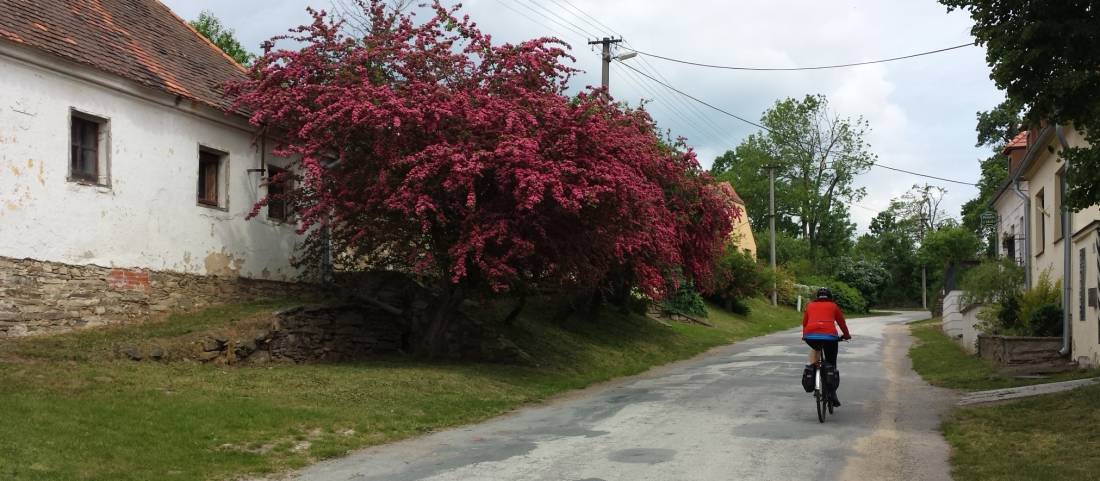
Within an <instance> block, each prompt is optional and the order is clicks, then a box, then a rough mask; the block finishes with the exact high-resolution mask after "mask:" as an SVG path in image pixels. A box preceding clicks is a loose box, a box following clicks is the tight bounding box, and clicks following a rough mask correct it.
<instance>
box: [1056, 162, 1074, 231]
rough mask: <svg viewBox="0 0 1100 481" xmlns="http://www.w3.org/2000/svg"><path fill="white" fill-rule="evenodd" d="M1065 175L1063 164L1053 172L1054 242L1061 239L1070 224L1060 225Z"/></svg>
mask: <svg viewBox="0 0 1100 481" xmlns="http://www.w3.org/2000/svg"><path fill="white" fill-rule="evenodd" d="M1065 175H1066V168H1065V167H1064V166H1063V167H1062V168H1061V169H1058V171H1057V172H1055V173H1054V213H1055V214H1056V215H1057V216H1058V218H1057V219H1056V220H1055V222H1054V227H1053V228H1054V236H1053V239H1054V243H1055V244H1057V243H1058V242H1059V241H1061V240H1062V239H1063V238H1064V237H1065V235H1066V233H1065V231H1066V230H1070V226H1063V225H1062V197H1063V196H1064V195H1065V188H1064V187H1065V183H1064V182H1063V179H1064V178H1065Z"/></svg>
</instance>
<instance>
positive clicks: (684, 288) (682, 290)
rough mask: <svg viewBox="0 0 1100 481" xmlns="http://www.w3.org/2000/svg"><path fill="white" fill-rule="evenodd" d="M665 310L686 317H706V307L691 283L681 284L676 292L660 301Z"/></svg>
mask: <svg viewBox="0 0 1100 481" xmlns="http://www.w3.org/2000/svg"><path fill="white" fill-rule="evenodd" d="M661 305H662V306H664V308H665V309H668V310H670V311H672V312H678V313H680V314H685V315H688V316H695V317H707V305H706V303H705V302H703V296H702V295H701V294H699V291H697V290H695V286H694V285H692V283H691V282H681V283H680V287H679V288H678V289H676V292H674V293H672V295H670V296H668V297H667V298H665V300H663V301H661Z"/></svg>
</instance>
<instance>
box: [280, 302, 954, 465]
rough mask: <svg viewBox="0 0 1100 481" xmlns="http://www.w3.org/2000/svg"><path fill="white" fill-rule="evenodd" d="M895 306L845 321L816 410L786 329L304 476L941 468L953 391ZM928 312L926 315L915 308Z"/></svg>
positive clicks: (799, 353)
mask: <svg viewBox="0 0 1100 481" xmlns="http://www.w3.org/2000/svg"><path fill="white" fill-rule="evenodd" d="M918 317H920V314H916V313H907V314H898V315H894V316H888V317H875V318H866V319H856V320H853V321H849V322H850V325H851V329H852V332H853V334H854V335H855V338H856V339H855V341H853V342H852V343H849V344H845V345H842V347H841V354H840V363H839V364H840V369H841V389H840V396H841V400H842V401H843V402H844V406H842V407H841V408H839V409H838V410H837V414H836V415H835V417H832V418H829V419H828V420H827V421H826V423H825V424H819V423H818V421H817V418H816V414H815V411H814V406H813V403H812V401H811V398H810V396H809V395H808V394H806V393H804V392H803V391H802V388H801V386H800V385H799V376H800V373H801V371H802V366H803V364H804V362H805V351H806V349H805V348H804V347H803V346H802V345H801V344H800V341H799V338H798V333H797V332H794V331H787V332H783V333H779V334H773V335H770V336H765V337H760V338H756V339H752V340H748V341H745V342H742V343H738V344H736V345H733V346H729V347H724V348H720V349H718V350H716V351H712V352H711V353H710V354H708V355H705V356H702V357H699V358H696V359H693V360H690V361H685V362H682V363H678V364H675V365H672V366H668V367H665V368H660V369H657V370H654V371H651V372H649V373H647V374H644V375H641V376H638V377H634V378H631V379H627V380H625V381H622V382H618V383H613V384H609V385H605V386H600V387H596V388H593V389H589V390H585V391H582V392H580V393H577V394H574V395H571V396H568V397H567V398H564V399H560V400H557V401H554V402H551V403H549V404H547V405H542V406H536V407H532V408H527V409H523V410H520V411H519V412H517V413H515V414H512V415H508V416H505V417H502V418H498V419H495V420H492V421H489V422H486V423H483V424H479V425H476V426H470V427H466V428H460V429H455V430H451V431H445V432H440V433H436V434H432V435H429V436H425V437H422V438H418V439H413V440H410V441H406V442H401V443H396V444H392V445H387V446H381V447H376V448H371V449H367V450H364V451H360V452H358V453H356V454H353V455H351V456H349V457H346V458H343V459H339V460H334V461H329V462H325V463H321V464H318V465H315V466H312V467H310V468H308V469H306V470H305V471H302V472H300V473H296V474H295V475H293V476H292V477H291V478H292V479H296V480H308V481H352V480H354V481H414V480H426V481H498V480H499V481H646V480H661V481H718V480H803V479H817V480H822V479H843V480H871V479H874V480H893V479H897V480H908V479H914V480H917V479H919V480H940V479H943V480H947V479H950V475H949V472H948V466H947V453H948V447H947V445H946V443H945V442H944V441H943V440H942V438H941V437H940V436H939V434H938V433H937V431H936V427H937V425H938V424H939V416H940V414H942V413H943V412H944V411H945V410H946V409H948V408H949V407H950V406H951V404H952V403H953V402H954V395H953V394H951V393H950V392H948V391H943V390H940V389H936V388H932V387H931V386H928V385H927V384H925V383H924V382H923V381H921V379H920V378H919V377H917V375H916V374H915V373H913V372H912V370H911V369H910V365H909V358H908V357H907V356H906V352H907V351H908V347H909V344H910V342H911V340H910V337H909V335H908V329H907V328H906V327H905V326H904V325H902V324H901V323H903V322H905V321H908V320H912V319H915V318H918ZM925 317H926V316H925Z"/></svg>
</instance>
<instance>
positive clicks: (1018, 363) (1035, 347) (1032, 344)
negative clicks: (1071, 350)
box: [978, 334, 1075, 374]
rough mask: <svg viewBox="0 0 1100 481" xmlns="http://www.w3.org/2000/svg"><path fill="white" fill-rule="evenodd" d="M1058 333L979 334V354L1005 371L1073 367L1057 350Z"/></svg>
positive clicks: (1034, 370) (1055, 369) (1049, 370)
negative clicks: (1052, 334)
mask: <svg viewBox="0 0 1100 481" xmlns="http://www.w3.org/2000/svg"><path fill="white" fill-rule="evenodd" d="M1061 348H1062V338H1060V337H1022V336H989V335H985V334H981V335H978V355H979V356H981V357H982V358H983V359H988V360H990V361H992V362H993V364H994V365H996V366H997V367H998V369H999V370H1000V371H1001V372H1002V373H1005V374H1043V373H1052V372H1062V371H1068V370H1072V369H1073V368H1074V367H1075V365H1074V364H1073V363H1072V362H1070V361H1069V360H1068V359H1066V358H1065V357H1063V356H1061V355H1059V354H1058V351H1059V350H1060V349H1061Z"/></svg>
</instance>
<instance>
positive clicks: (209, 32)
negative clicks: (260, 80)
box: [188, 10, 256, 67]
mask: <svg viewBox="0 0 1100 481" xmlns="http://www.w3.org/2000/svg"><path fill="white" fill-rule="evenodd" d="M188 23H190V24H191V27H192V28H194V29H195V30H196V31H198V32H199V33H201V34H202V36H204V37H206V38H207V39H209V40H210V41H211V42H213V43H214V45H217V46H218V48H220V49H222V51H223V52H225V54H226V55H229V56H230V57H231V58H232V59H233V60H235V61H236V62H237V63H239V64H241V65H244V66H246V67H247V66H248V65H251V64H252V61H253V60H255V59H256V56H255V55H253V54H251V53H249V52H248V50H245V48H244V47H242V46H241V42H239V41H237V37H236V35H235V34H234V32H233V29H231V28H228V27H226V26H225V25H222V22H221V20H218V17H215V16H214V14H213V13H211V12H210V11H208V10H203V11H202V13H200V14H199V18H197V19H195V20H192V21H190V22H188Z"/></svg>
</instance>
